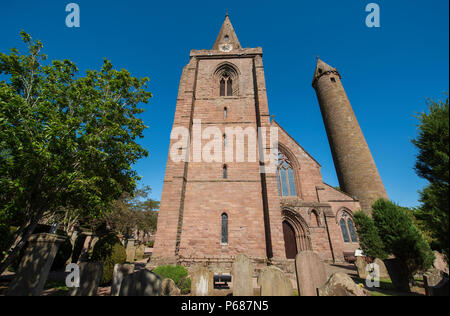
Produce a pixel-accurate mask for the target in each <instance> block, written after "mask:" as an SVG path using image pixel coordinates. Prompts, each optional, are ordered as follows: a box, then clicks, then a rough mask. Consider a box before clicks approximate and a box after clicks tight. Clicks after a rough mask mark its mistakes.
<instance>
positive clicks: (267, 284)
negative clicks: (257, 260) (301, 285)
mask: <svg viewBox="0 0 450 316" xmlns="http://www.w3.org/2000/svg"><path fill="white" fill-rule="evenodd" d="M258 286H259V287H260V288H261V296H292V295H293V294H294V291H293V288H292V284H291V281H290V280H289V279H288V278H286V276H285V275H284V273H283V271H281V269H279V268H277V267H275V266H268V267H265V268H264V269H262V270H261V272H260V274H259V276H258Z"/></svg>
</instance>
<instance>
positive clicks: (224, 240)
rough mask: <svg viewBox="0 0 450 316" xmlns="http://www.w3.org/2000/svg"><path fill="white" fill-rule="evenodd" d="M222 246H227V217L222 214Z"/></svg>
mask: <svg viewBox="0 0 450 316" xmlns="http://www.w3.org/2000/svg"><path fill="white" fill-rule="evenodd" d="M222 244H228V215H227V214H225V213H223V214H222Z"/></svg>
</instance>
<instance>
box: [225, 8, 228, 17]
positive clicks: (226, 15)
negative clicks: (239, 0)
mask: <svg viewBox="0 0 450 316" xmlns="http://www.w3.org/2000/svg"><path fill="white" fill-rule="evenodd" d="M225 17H228V9H227V13H226V14H225Z"/></svg>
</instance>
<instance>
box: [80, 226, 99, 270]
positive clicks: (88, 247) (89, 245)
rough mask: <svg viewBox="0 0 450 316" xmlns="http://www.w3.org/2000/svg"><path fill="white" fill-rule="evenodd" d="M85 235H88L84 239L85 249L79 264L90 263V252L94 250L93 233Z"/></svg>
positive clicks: (85, 233) (82, 251) (82, 250)
mask: <svg viewBox="0 0 450 316" xmlns="http://www.w3.org/2000/svg"><path fill="white" fill-rule="evenodd" d="M83 235H86V238H85V239H84V244H83V249H81V253H80V256H79V258H78V263H81V262H88V261H89V251H90V250H91V249H92V241H93V239H94V237H95V235H94V233H92V232H84V233H83Z"/></svg>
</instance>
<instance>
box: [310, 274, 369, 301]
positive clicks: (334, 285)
mask: <svg viewBox="0 0 450 316" xmlns="http://www.w3.org/2000/svg"><path fill="white" fill-rule="evenodd" d="M318 292H319V296H369V295H370V294H369V292H368V291H367V290H365V289H363V288H361V287H360V286H358V285H357V284H356V283H355V282H353V280H352V279H351V278H350V276H348V275H347V274H345V273H335V274H333V275H332V276H331V277H330V279H329V280H328V282H327V283H326V284H325V285H324V286H323V287H321V288H320V289H319V290H318Z"/></svg>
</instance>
